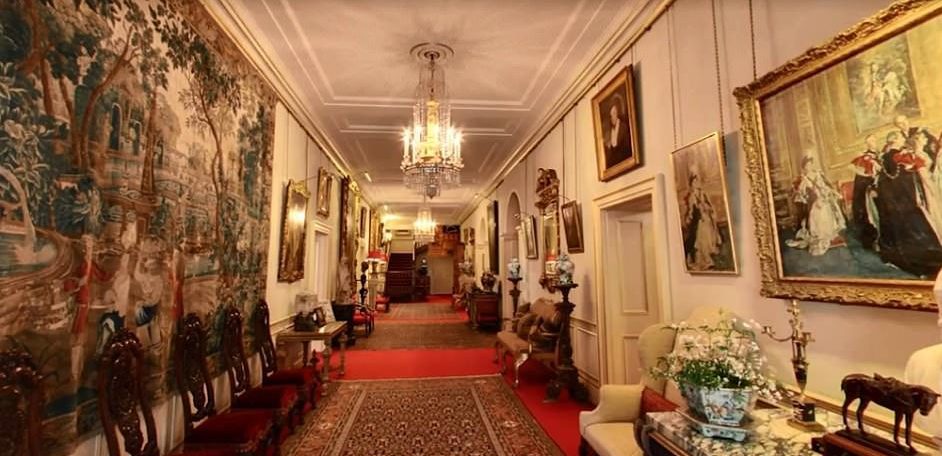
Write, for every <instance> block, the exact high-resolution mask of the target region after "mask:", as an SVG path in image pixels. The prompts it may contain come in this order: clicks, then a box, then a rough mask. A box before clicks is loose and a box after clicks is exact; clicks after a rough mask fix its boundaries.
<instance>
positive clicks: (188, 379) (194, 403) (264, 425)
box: [174, 312, 279, 456]
mask: <svg viewBox="0 0 942 456" xmlns="http://www.w3.org/2000/svg"><path fill="white" fill-rule="evenodd" d="M174 344H175V350H174V372H175V373H176V380H177V389H178V390H179V393H180V400H181V401H182V402H183V425H184V427H183V431H184V439H183V448H184V450H186V451H195V450H231V451H234V452H235V453H236V454H238V455H240V456H248V455H259V456H261V455H268V454H274V455H277V454H278V450H279V448H278V445H279V441H278V439H277V438H276V436H277V435H278V434H279V429H278V426H277V425H276V418H277V417H276V415H275V412H274V411H272V410H239V411H231V412H228V413H225V414H217V413H216V395H215V394H216V393H215V391H214V390H213V378H212V377H211V376H210V375H209V367H208V366H207V363H206V330H205V329H204V328H203V322H201V321H200V319H199V317H197V316H196V314H195V313H192V312H191V313H189V314H187V315H185V316H183V317H181V319H180V321H179V323H178V324H177V334H176V339H175V340H174ZM269 449H270V450H269Z"/></svg>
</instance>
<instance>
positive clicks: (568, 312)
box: [544, 283, 589, 402]
mask: <svg viewBox="0 0 942 456" xmlns="http://www.w3.org/2000/svg"><path fill="white" fill-rule="evenodd" d="M578 286H579V285H578V284H575V283H566V284H557V285H556V289H557V290H559V292H560V293H562V295H563V300H562V301H561V302H558V303H556V311H557V312H559V314H560V325H559V341H558V342H557V346H556V347H557V348H556V378H554V379H553V380H551V381H550V383H549V385H547V386H546V399H545V400H544V402H554V401H556V400H557V399H559V393H560V392H562V390H563V387H566V388H568V389H569V397H571V398H573V399H575V400H577V401H582V402H585V401H587V400H588V399H589V391H588V390H587V389H586V387H585V385H583V384H582V383H580V382H579V372H578V371H577V370H576V366H574V365H573V363H572V336H571V335H570V318H571V316H572V310H573V309H575V308H576V305H575V304H573V303H571V302H569V292H570V291H571V290H572V289H573V288H576V287H578Z"/></svg>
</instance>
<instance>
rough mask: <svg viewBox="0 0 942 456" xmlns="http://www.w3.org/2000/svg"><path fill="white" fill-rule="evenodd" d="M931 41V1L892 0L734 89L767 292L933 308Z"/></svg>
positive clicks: (936, 259)
mask: <svg viewBox="0 0 942 456" xmlns="http://www.w3.org/2000/svg"><path fill="white" fill-rule="evenodd" d="M940 40H942V5H939V4H938V2H928V1H924V0H906V1H900V2H896V3H895V4H894V5H893V6H891V7H890V8H888V9H886V10H884V11H881V12H880V13H878V14H877V15H875V16H874V17H871V18H869V19H867V20H865V21H863V22H861V24H860V25H858V26H856V27H854V28H852V29H851V30H849V31H847V32H845V33H844V34H842V35H840V36H839V37H837V38H835V39H834V40H833V41H832V42H830V43H828V44H826V45H824V46H821V47H820V48H818V49H814V50H810V51H809V52H808V53H806V54H805V55H803V56H800V57H798V58H796V59H795V60H793V61H792V62H790V63H789V64H787V65H785V66H783V67H782V68H780V69H778V70H775V71H773V72H772V73H770V74H768V75H766V76H764V77H762V78H760V79H759V80H758V81H757V82H755V83H753V84H751V85H750V86H748V87H744V88H741V89H738V90H737V91H736V94H737V97H738V98H739V103H740V107H741V108H742V117H743V134H744V141H743V143H744V149H745V150H746V152H747V159H748V163H747V165H748V167H749V169H747V173H748V175H749V176H750V178H752V180H753V190H752V195H753V203H754V205H755V206H756V208H755V209H754V213H755V214H756V217H757V220H756V223H757V225H756V226H757V235H758V237H759V248H760V249H759V250H760V258H761V259H762V260H763V264H762V266H763V283H764V291H765V292H766V294H768V295H772V296H778V297H789V298H798V299H814V300H825V301H832V300H833V301H839V302H848V303H860V304H872V305H890V306H894V307H905V308H923V309H931V308H933V307H934V302H933V300H932V298H931V296H930V293H929V286H930V281H931V280H932V279H933V278H934V277H935V275H936V274H937V273H938V271H939V269H940V267H942V161H940V158H942V157H940V156H939V151H940V143H939V137H940V135H942V104H939V103H938V102H937V99H938V94H939V93H942V48H940V47H939V46H938V43H939V42H940ZM822 100H827V101H826V102H825V101H822Z"/></svg>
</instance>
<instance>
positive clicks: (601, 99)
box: [592, 65, 641, 181]
mask: <svg viewBox="0 0 942 456" xmlns="http://www.w3.org/2000/svg"><path fill="white" fill-rule="evenodd" d="M592 109H593V114H594V116H593V117H594V121H595V142H596V153H597V161H598V167H599V180H602V181H607V180H610V179H613V178H615V177H617V176H619V175H621V174H624V173H626V172H628V171H630V170H632V169H634V168H637V167H639V166H641V151H640V149H639V147H638V127H637V119H636V116H635V100H634V82H633V78H632V67H631V66H630V65H629V66H628V67H626V68H625V69H624V70H622V71H621V72H620V73H618V75H617V76H615V78H614V79H613V80H612V81H611V82H609V83H608V85H606V86H605V88H604V89H602V90H601V91H600V92H599V93H598V94H597V95H596V96H595V97H593V98H592Z"/></svg>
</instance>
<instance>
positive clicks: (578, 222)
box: [560, 201, 585, 253]
mask: <svg viewBox="0 0 942 456" xmlns="http://www.w3.org/2000/svg"><path fill="white" fill-rule="evenodd" d="M560 210H561V212H562V216H563V228H564V229H565V230H566V251H567V252H568V253H583V252H585V240H583V238H582V205H581V204H579V202H578V201H570V202H568V203H566V204H563V205H562V207H560Z"/></svg>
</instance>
